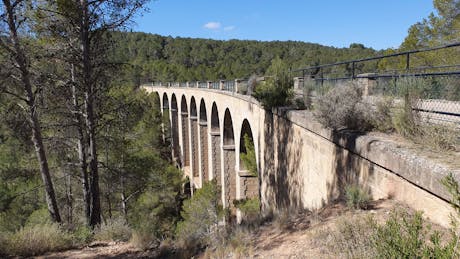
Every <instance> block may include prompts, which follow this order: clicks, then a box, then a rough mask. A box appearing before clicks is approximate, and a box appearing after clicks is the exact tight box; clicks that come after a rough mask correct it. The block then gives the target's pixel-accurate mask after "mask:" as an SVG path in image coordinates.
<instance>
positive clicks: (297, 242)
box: [37, 200, 447, 259]
mask: <svg viewBox="0 0 460 259" xmlns="http://www.w3.org/2000/svg"><path fill="white" fill-rule="evenodd" d="M395 208H402V209H404V210H406V211H410V209H408V208H407V206H404V205H401V204H397V203H395V202H394V201H391V200H381V201H375V202H374V203H373V204H372V205H371V208H370V209H368V210H350V209H348V208H347V207H346V206H345V205H344V204H342V203H338V204H333V205H330V206H327V207H325V208H323V209H321V210H319V211H316V212H303V213H295V214H289V215H287V217H286V219H283V220H274V221H272V222H269V223H266V224H264V225H262V226H260V227H259V228H258V229H257V230H255V231H252V232H249V233H245V234H244V235H243V236H242V237H241V240H239V241H238V243H239V244H240V245H241V243H244V244H245V245H244V246H243V248H241V247H238V248H232V249H230V250H226V251H224V252H220V253H216V252H209V251H207V252H203V253H202V254H199V255H197V256H195V257H194V258H199V259H202V258H203V259H204V258H276V259H281V258H338V257H342V256H340V255H338V254H337V251H333V250H331V248H330V243H331V242H334V240H333V236H332V235H333V234H331V233H333V232H334V230H335V229H337V226H338V225H339V224H343V222H344V220H351V219H353V218H356V217H358V218H365V217H366V216H367V215H372V217H373V218H374V219H375V220H376V221H377V222H383V221H384V220H386V219H387V218H388V217H389V216H390V213H391V211H392V210H393V209H395ZM351 222H352V221H351ZM433 229H436V230H440V231H441V232H447V230H446V229H443V228H441V227H439V226H436V225H433ZM37 258H40V259H45V258H46V259H49V258H161V257H158V254H157V252H156V251H147V252H143V251H139V250H138V249H136V248H134V247H133V246H131V245H130V244H129V243H123V242H119V243H115V242H113V243H95V244H92V245H91V246H88V247H84V248H82V249H75V250H68V251H64V252H59V253H50V254H46V255H43V256H39V257H37ZM170 258H171V257H170ZM172 258H174V256H173V257H172Z"/></svg>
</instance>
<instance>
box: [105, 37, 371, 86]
mask: <svg viewBox="0 0 460 259" xmlns="http://www.w3.org/2000/svg"><path fill="white" fill-rule="evenodd" d="M113 39H114V42H116V45H117V48H116V50H115V51H114V57H115V59H116V60H118V61H119V62H129V63H131V64H133V66H134V67H133V69H135V71H136V73H135V74H136V78H139V80H141V81H197V80H217V79H234V78H248V77H249V76H250V75H252V74H258V75H263V74H264V73H265V71H266V69H267V68H268V67H269V66H270V63H271V61H272V59H274V58H275V57H279V58H281V59H282V60H283V61H284V62H285V63H286V64H289V66H290V68H292V69H296V68H300V67H305V66H313V65H318V64H326V63H333V62H337V61H344V60H349V59H355V58H362V57H368V56H373V55H376V54H377V51H375V50H373V49H371V48H366V47H365V46H363V45H362V44H356V43H355V44H351V45H350V47H349V48H335V47H327V46H322V45H319V44H313V43H305V42H299V41H272V42H263V41H250V40H229V41H219V40H210V39H191V38H179V37H178V38H172V37H165V36H160V35H153V34H147V33H140V32H132V33H128V32H119V33H114V34H113ZM138 76H140V77H138Z"/></svg>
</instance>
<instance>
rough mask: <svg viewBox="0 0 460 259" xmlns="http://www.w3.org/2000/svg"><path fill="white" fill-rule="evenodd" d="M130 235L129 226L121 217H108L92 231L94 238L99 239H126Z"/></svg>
mask: <svg viewBox="0 0 460 259" xmlns="http://www.w3.org/2000/svg"><path fill="white" fill-rule="evenodd" d="M130 237H131V228H130V227H129V226H128V224H127V223H126V222H125V220H124V219H122V218H116V219H109V220H108V221H107V222H106V223H102V224H101V225H100V226H99V227H98V228H97V229H96V231H95V233H94V239H96V240H99V241H128V240H129V239H130Z"/></svg>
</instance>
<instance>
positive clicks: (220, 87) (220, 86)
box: [219, 80, 225, 90]
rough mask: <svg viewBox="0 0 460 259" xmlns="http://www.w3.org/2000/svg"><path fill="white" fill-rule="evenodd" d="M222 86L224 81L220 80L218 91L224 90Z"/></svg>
mask: <svg viewBox="0 0 460 259" xmlns="http://www.w3.org/2000/svg"><path fill="white" fill-rule="evenodd" d="M224 85H225V81H224V80H220V82H219V89H220V90H224Z"/></svg>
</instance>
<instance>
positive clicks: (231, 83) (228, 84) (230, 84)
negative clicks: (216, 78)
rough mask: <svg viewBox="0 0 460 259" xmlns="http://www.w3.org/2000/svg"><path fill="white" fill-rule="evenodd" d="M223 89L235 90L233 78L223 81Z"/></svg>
mask: <svg viewBox="0 0 460 259" xmlns="http://www.w3.org/2000/svg"><path fill="white" fill-rule="evenodd" d="M223 89H224V90H225V91H229V92H234V91H235V80H229V81H225V82H224V87H223Z"/></svg>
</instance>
